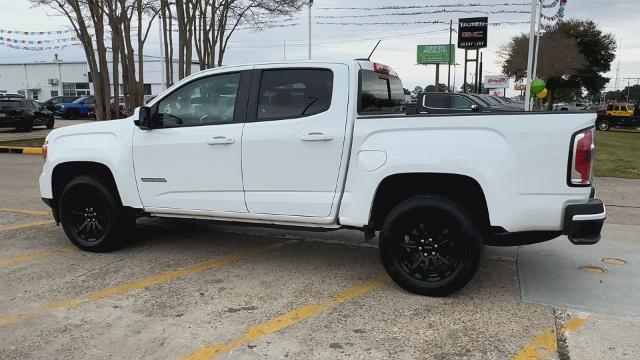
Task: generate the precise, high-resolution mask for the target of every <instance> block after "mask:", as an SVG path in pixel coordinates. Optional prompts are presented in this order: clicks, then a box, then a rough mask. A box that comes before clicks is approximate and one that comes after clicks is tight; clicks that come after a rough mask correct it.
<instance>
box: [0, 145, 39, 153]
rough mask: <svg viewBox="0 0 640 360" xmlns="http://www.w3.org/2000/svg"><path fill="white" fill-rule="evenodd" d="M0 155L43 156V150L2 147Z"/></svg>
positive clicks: (0, 147)
mask: <svg viewBox="0 0 640 360" xmlns="http://www.w3.org/2000/svg"><path fill="white" fill-rule="evenodd" d="M0 153H10V154H24V155H42V148H37V147H18V146H0Z"/></svg>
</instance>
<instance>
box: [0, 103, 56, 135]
mask: <svg viewBox="0 0 640 360" xmlns="http://www.w3.org/2000/svg"><path fill="white" fill-rule="evenodd" d="M41 125H42V126H46V127H47V129H53V127H54V125H55V120H54V118H53V113H52V112H51V111H49V110H47V109H46V108H44V107H43V106H42V105H41V104H40V103H38V102H37V101H35V100H31V99H25V98H21V97H15V98H12V97H3V98H0V128H15V129H16V130H22V131H31V130H33V127H34V126H41Z"/></svg>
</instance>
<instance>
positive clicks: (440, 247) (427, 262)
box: [380, 195, 483, 296]
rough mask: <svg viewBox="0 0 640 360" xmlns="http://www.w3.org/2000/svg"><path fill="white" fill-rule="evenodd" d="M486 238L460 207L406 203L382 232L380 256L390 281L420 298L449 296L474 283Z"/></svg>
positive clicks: (435, 199)
mask: <svg viewBox="0 0 640 360" xmlns="http://www.w3.org/2000/svg"><path fill="white" fill-rule="evenodd" d="M482 248H483V244H482V236H481V235H480V232H479V231H478V229H477V227H476V225H475V223H474V221H473V219H472V217H471V216H470V215H469V213H468V212H467V211H466V210H465V209H464V208H463V207H461V206H460V205H458V204H457V203H455V202H453V201H452V200H450V199H447V198H445V197H441V196H430V195H420V196H415V197H412V198H410V199H408V200H405V201H403V202H402V203H400V204H399V205H398V206H396V207H395V208H394V209H393V210H392V211H391V212H390V213H389V215H388V216H387V218H386V219H385V222H384V224H383V227H382V230H381V232H380V255H381V258H382V262H383V264H384V266H385V269H386V270H387V273H388V274H389V276H391V278H392V279H393V280H394V281H396V283H398V284H399V285H400V286H401V287H403V288H404V289H406V290H408V291H410V292H413V293H416V294H421V295H428V296H446V295H449V294H451V293H453V292H455V291H456V290H458V289H460V288H461V287H463V286H464V285H465V284H466V283H468V282H469V280H471V278H472V277H473V275H474V274H475V272H476V269H477V267H478V262H479V259H480V255H481V253H482Z"/></svg>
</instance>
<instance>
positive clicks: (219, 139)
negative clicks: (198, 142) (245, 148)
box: [207, 136, 236, 145]
mask: <svg viewBox="0 0 640 360" xmlns="http://www.w3.org/2000/svg"><path fill="white" fill-rule="evenodd" d="M234 142H236V140H235V139H231V138H228V137H226V136H216V137H213V138H211V139H209V140H208V141H207V144H209V145H229V144H233V143H234Z"/></svg>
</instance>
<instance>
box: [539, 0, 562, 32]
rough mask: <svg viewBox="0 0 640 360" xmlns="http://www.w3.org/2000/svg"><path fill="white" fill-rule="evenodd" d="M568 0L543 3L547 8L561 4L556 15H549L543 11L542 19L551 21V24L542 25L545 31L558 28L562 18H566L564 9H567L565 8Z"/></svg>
mask: <svg viewBox="0 0 640 360" xmlns="http://www.w3.org/2000/svg"><path fill="white" fill-rule="evenodd" d="M567 1H568V0H553V1H552V2H551V3H549V4H544V3H542V7H543V8H545V9H549V8H552V7H555V6H556V5H558V4H559V6H558V11H557V12H556V13H555V14H554V15H552V16H548V15H545V14H543V13H541V14H540V16H541V17H542V19H544V20H546V21H549V22H551V24H544V25H542V28H543V29H544V30H545V31H554V30H556V29H557V28H558V24H559V23H560V22H561V21H562V19H564V11H565V10H564V8H565V6H566V5H567Z"/></svg>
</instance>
